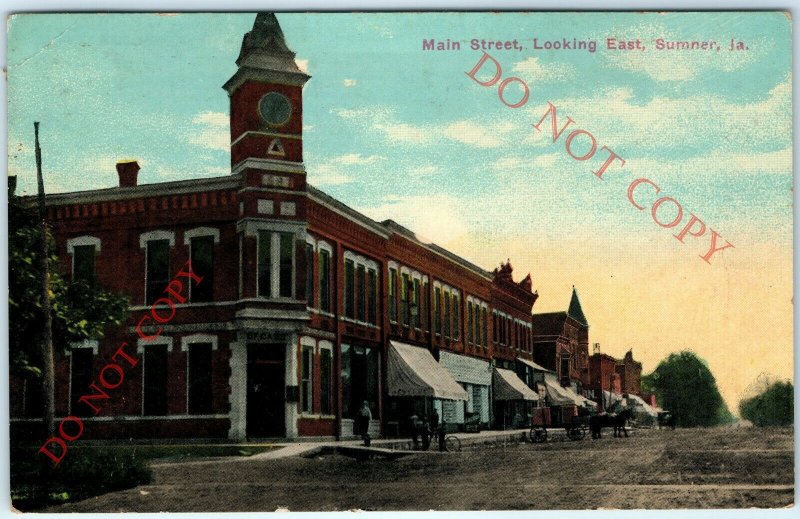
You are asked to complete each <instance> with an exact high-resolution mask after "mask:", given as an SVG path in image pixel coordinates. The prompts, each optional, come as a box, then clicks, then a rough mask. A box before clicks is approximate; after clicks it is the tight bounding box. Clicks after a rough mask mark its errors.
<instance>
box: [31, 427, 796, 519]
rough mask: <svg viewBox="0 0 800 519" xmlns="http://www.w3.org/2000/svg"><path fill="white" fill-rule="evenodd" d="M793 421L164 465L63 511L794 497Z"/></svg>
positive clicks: (660, 504)
mask: <svg viewBox="0 0 800 519" xmlns="http://www.w3.org/2000/svg"><path fill="white" fill-rule="evenodd" d="M793 457H794V455H793V430H792V429H791V428H781V429H758V428H718V429H695V430H675V431H670V430H661V431H653V430H636V431H634V432H633V433H632V434H631V437H630V438H627V439H614V438H612V437H611V435H610V434H608V435H604V437H603V439H602V440H595V441H593V440H591V439H588V438H587V439H584V440H583V441H579V442H549V443H547V444H544V445H540V444H518V445H515V444H512V445H506V446H500V445H498V446H494V447H490V446H486V447H485V448H481V449H476V450H469V451H465V452H460V453H426V454H419V455H412V456H408V457H405V458H401V459H399V460H395V461H386V460H380V459H377V460H368V461H358V460H354V459H351V458H347V457H343V456H338V455H329V456H319V457H315V458H309V459H306V458H299V457H292V458H285V459H277V460H253V459H248V460H246V461H241V462H237V463H229V462H225V461H212V462H209V463H207V464H178V465H168V466H160V467H159V466H155V467H154V481H153V484H151V485H147V486H142V487H137V488H135V489H130V490H126V491H122V492H115V493H112V494H106V495H103V496H98V497H96V498H92V499H88V500H86V501H82V502H78V503H71V504H67V505H63V506H60V507H52V508H50V509H48V510H47V511H52V512H67V511H69V512H89V511H92V512H95V511H96V512H122V511H125V512H134V511H135V512H157V511H171V512H190V511H191V512H200V511H207V512H211V511H220V512H221V511H274V510H276V509H278V508H288V509H289V510H293V511H294V510H297V511H309V510H351V509H362V510H491V509H519V510H523V509H524V510H529V509H592V508H651V509H652V508H656V509H658V508H739V507H764V508H768V507H784V506H787V505H790V504H792V503H793V502H794V469H793Z"/></svg>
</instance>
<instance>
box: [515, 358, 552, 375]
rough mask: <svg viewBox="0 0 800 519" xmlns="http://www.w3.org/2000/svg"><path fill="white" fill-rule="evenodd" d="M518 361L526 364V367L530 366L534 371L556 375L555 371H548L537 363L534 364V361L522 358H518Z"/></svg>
mask: <svg viewBox="0 0 800 519" xmlns="http://www.w3.org/2000/svg"><path fill="white" fill-rule="evenodd" d="M517 360H518V361H520V362H521V363H523V364H525V365H526V366H528V367H530V368H533V370H534V371H547V372H549V373H555V371H553V370H551V369H547V368H545V367H542V366H540V365H538V364H536V363H535V362H533V361H532V360H526V359H520V358H517Z"/></svg>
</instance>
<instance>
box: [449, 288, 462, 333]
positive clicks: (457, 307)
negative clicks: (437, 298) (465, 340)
mask: <svg viewBox="0 0 800 519" xmlns="http://www.w3.org/2000/svg"><path fill="white" fill-rule="evenodd" d="M451 301H452V302H453V339H455V340H459V339H461V298H459V297H458V294H456V293H453V298H452V299H451Z"/></svg>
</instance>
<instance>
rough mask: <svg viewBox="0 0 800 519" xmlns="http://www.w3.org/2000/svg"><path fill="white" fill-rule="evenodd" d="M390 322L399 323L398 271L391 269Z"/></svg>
mask: <svg viewBox="0 0 800 519" xmlns="http://www.w3.org/2000/svg"><path fill="white" fill-rule="evenodd" d="M389 320H390V321H391V322H393V323H394V322H397V269H396V268H391V267H390V268H389Z"/></svg>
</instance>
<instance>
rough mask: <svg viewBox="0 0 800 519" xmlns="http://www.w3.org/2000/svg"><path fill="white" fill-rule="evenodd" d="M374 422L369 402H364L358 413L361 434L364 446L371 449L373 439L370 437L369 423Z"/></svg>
mask: <svg viewBox="0 0 800 519" xmlns="http://www.w3.org/2000/svg"><path fill="white" fill-rule="evenodd" d="M370 420H372V411H370V409H369V402H367V401H366V400H364V403H363V404H361V409H360V410H359V411H358V421H359V432H360V433H361V439H362V440H363V441H364V446H365V447H369V445H370V442H371V438H370V437H369V421H370Z"/></svg>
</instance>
